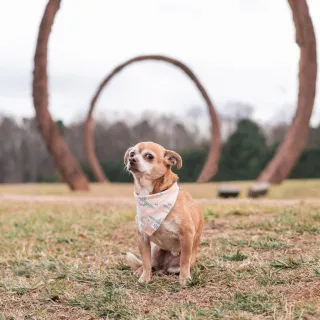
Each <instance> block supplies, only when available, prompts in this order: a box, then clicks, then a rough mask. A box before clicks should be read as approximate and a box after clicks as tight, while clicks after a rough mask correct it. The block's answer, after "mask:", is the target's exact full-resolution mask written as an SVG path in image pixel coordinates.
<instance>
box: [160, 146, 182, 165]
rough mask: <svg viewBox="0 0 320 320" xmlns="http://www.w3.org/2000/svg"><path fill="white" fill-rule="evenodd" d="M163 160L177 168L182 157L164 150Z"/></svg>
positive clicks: (180, 163)
mask: <svg viewBox="0 0 320 320" xmlns="http://www.w3.org/2000/svg"><path fill="white" fill-rule="evenodd" d="M164 161H165V162H166V163H167V164H168V165H170V166H177V168H178V169H181V168H182V158H181V156H180V155H179V154H178V153H176V152H174V151H171V150H166V151H165V153H164Z"/></svg>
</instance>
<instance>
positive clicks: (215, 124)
mask: <svg viewBox="0 0 320 320" xmlns="http://www.w3.org/2000/svg"><path fill="white" fill-rule="evenodd" d="M145 60H157V61H164V62H167V63H170V64H172V65H174V66H176V67H178V68H180V69H181V70H182V71H183V72H184V73H185V74H186V75H187V76H188V77H189V78H190V79H191V80H192V81H193V82H194V84H195V85H196V87H197V88H198V89H199V91H200V93H201V95H202V97H203V98H204V100H205V101H206V104H207V107H208V110H209V115H210V120H211V143H210V150H209V154H208V158H207V161H206V163H205V165H204V167H203V169H202V171H201V174H200V176H199V178H198V180H197V181H198V182H207V181H209V180H210V179H211V178H212V177H213V176H214V175H215V173H216V171H217V168H218V161H219V158H220V152H221V151H220V149H221V138H220V124H219V119H218V116H217V113H216V111H215V108H214V106H213V103H212V102H211V100H210V98H209V95H208V93H207V92H206V90H205V89H204V87H203V86H202V84H201V83H200V81H199V80H198V78H197V77H196V76H195V74H194V73H193V72H192V71H191V70H190V69H189V68H188V67H187V66H186V65H185V64H183V63H182V62H180V61H178V60H176V59H172V58H168V57H166V56H163V55H145V56H138V57H135V58H133V59H130V60H127V61H126V62H124V63H122V64H120V65H119V66H117V67H116V68H115V69H114V70H113V71H112V72H111V73H110V74H109V75H108V76H107V77H106V78H105V79H104V80H103V81H102V83H101V84H100V86H99V87H98V90H97V92H96V94H95V95H94V97H93V99H92V101H91V104H90V108H89V112H88V115H87V119H86V122H85V129H84V139H85V141H84V142H85V151H86V155H87V159H88V163H89V165H90V167H91V170H92V172H93V174H94V177H95V178H96V180H97V181H98V182H106V181H108V180H107V178H106V176H105V175H104V173H103V170H102V168H101V166H100V164H99V161H98V159H97V157H96V153H95V148H94V127H93V118H92V113H93V110H94V107H95V105H96V102H97V100H98V98H99V96H100V94H101V92H102V90H103V89H104V88H105V87H106V85H107V84H108V83H109V82H110V81H111V79H112V78H113V77H114V76H115V75H116V74H118V73H119V72H120V71H121V70H123V69H124V68H125V67H127V66H129V65H131V64H133V63H135V62H139V61H145Z"/></svg>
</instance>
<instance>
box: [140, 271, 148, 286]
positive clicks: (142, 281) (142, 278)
mask: <svg viewBox="0 0 320 320" xmlns="http://www.w3.org/2000/svg"><path fill="white" fill-rule="evenodd" d="M150 280H151V277H150V275H145V273H144V272H143V273H142V275H141V277H140V278H139V280H138V281H139V283H145V284H147V283H149V282H150Z"/></svg>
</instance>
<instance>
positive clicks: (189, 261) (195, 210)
mask: <svg viewBox="0 0 320 320" xmlns="http://www.w3.org/2000/svg"><path fill="white" fill-rule="evenodd" d="M124 163H125V166H126V169H127V170H128V171H129V172H130V173H131V174H132V176H133V179H134V196H135V198H136V202H137V216H136V222H137V225H138V247H139V252H140V255H141V260H140V259H138V258H137V257H136V256H135V255H133V254H132V253H130V252H128V253H127V262H128V264H129V266H130V267H131V268H132V269H133V270H135V275H136V276H138V277H139V282H140V283H149V282H150V280H151V271H152V270H154V271H155V273H156V274H168V273H169V274H179V282H180V284H181V285H182V286H186V284H187V283H188V280H189V279H190V270H191V269H192V268H193V266H194V264H195V262H196V259H197V255H198V249H199V245H200V238H201V234H202V230H203V221H204V217H203V213H202V211H201V209H200V208H199V207H198V206H197V205H196V204H195V203H194V201H193V200H192V197H191V196H190V194H189V193H187V192H185V191H182V190H180V189H179V187H178V185H177V182H178V176H177V175H176V174H175V173H174V172H173V171H172V170H171V169H172V167H173V166H176V167H177V169H181V167H182V158H181V156H180V155H179V154H178V153H176V152H174V151H171V150H166V149H165V148H164V147H162V146H161V145H159V144H156V143H154V142H140V143H138V144H137V145H135V146H134V147H130V148H129V149H128V150H127V151H126V152H125V155H124Z"/></svg>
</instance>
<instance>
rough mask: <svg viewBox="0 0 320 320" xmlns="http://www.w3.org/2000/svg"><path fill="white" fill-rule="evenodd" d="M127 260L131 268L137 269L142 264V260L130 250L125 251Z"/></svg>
mask: <svg viewBox="0 0 320 320" xmlns="http://www.w3.org/2000/svg"><path fill="white" fill-rule="evenodd" d="M127 262H128V264H129V266H130V267H131V268H132V269H133V270H137V269H139V268H140V267H141V266H142V261H141V260H139V259H138V258H137V257H136V256H135V255H134V254H132V253H131V252H127Z"/></svg>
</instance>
